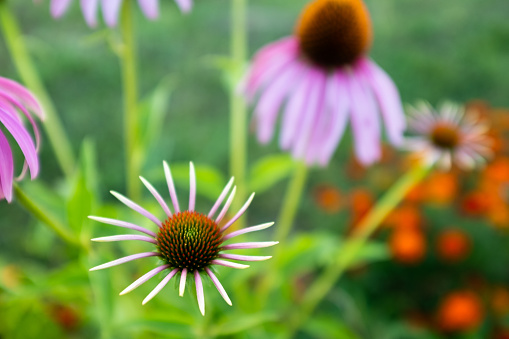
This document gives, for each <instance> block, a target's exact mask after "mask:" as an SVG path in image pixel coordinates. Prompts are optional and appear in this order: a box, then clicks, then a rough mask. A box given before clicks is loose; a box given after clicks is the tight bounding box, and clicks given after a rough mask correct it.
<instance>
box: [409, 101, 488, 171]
mask: <svg viewBox="0 0 509 339" xmlns="http://www.w3.org/2000/svg"><path fill="white" fill-rule="evenodd" d="M409 113H410V115H409V122H408V124H409V133H410V134H411V135H412V136H411V137H409V138H407V140H406V142H405V148H407V149H408V150H410V151H413V152H414V153H415V155H416V156H417V157H418V158H421V159H422V160H423V161H424V162H425V163H426V164H428V165H433V164H437V165H438V166H439V167H441V168H442V169H449V168H450V167H451V166H452V165H457V166H458V167H460V168H462V169H465V170H471V169H473V168H474V167H476V166H477V165H480V164H483V163H485V162H486V158H488V157H490V156H491V154H492V149H491V139H490V138H489V137H488V135H487V132H488V129H489V128H488V124H487V122H486V121H484V120H482V119H481V118H480V117H479V116H478V115H477V114H476V113H475V112H473V111H468V112H465V111H464V109H463V107H461V106H458V105H455V104H453V103H450V102H448V103H444V104H442V105H441V107H440V109H439V110H438V111H436V110H434V109H433V107H431V106H430V105H429V104H428V103H425V102H421V103H419V104H418V105H416V106H415V107H409Z"/></svg>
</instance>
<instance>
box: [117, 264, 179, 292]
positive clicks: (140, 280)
mask: <svg viewBox="0 0 509 339" xmlns="http://www.w3.org/2000/svg"><path fill="white" fill-rule="evenodd" d="M169 267H170V265H162V266H159V267H156V268H154V269H153V270H151V271H150V272H148V273H145V274H144V275H142V276H141V277H140V278H138V279H136V281H135V282H133V283H132V284H131V285H129V286H127V287H126V288H125V289H124V290H123V291H122V292H120V295H124V294H127V293H129V292H131V291H132V290H134V289H135V288H137V287H139V286H141V285H142V284H144V283H146V282H147V281H149V280H150V279H151V278H152V277H154V276H155V275H157V274H158V273H160V272H162V271H164V270H165V269H167V268H169Z"/></svg>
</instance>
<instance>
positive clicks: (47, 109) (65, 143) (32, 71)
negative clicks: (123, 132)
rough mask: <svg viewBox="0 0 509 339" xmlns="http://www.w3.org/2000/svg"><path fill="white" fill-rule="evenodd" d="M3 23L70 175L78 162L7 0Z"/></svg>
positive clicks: (0, 9)
mask: <svg viewBox="0 0 509 339" xmlns="http://www.w3.org/2000/svg"><path fill="white" fill-rule="evenodd" d="M0 25H1V27H2V31H3V33H4V36H5V40H6V44H7V48H8V50H9V53H10V54H11V58H12V61H13V62H14V65H15V66H16V69H17V70H18V73H19V75H20V77H21V79H22V81H23V82H24V83H25V85H26V86H27V87H28V88H29V89H30V90H31V91H32V92H33V93H34V94H35V95H36V96H37V98H38V99H39V101H40V103H41V105H42V107H43V109H44V113H45V115H46V118H45V121H44V124H43V126H44V129H45V130H46V134H47V136H48V138H49V141H50V143H51V146H52V148H53V151H54V152H55V156H56V158H57V161H58V164H59V165H60V168H61V169H62V172H63V173H64V174H65V175H66V177H67V178H71V176H72V174H73V171H74V164H75V158H74V154H73V151H72V146H71V142H70V141H69V137H68V136H67V134H66V132H65V130H64V128H63V125H62V123H61V121H60V119H59V117H58V114H57V112H56V109H55V106H54V105H53V102H52V101H51V99H50V97H49V95H48V92H47V91H46V89H45V87H44V85H43V83H42V81H41V79H40V78H39V74H38V73H37V69H36V68H35V66H34V63H33V61H32V59H31V57H30V54H29V53H28V50H27V47H26V45H25V40H24V39H23V35H22V34H21V31H20V28H19V25H18V23H17V21H16V17H15V16H14V15H13V13H12V12H11V11H10V9H9V5H8V4H7V1H0Z"/></svg>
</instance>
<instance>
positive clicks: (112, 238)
mask: <svg viewBox="0 0 509 339" xmlns="http://www.w3.org/2000/svg"><path fill="white" fill-rule="evenodd" d="M125 240H139V241H145V242H150V243H152V244H154V245H157V241H156V240H155V239H154V238H150V237H146V236H144V235H135V234H121V235H111V236H108V237H101V238H93V239H92V241H96V242H113V241H125Z"/></svg>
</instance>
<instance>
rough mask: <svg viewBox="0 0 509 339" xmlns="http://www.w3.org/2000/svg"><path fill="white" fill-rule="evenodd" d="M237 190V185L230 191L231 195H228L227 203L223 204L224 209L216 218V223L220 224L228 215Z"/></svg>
mask: <svg viewBox="0 0 509 339" xmlns="http://www.w3.org/2000/svg"><path fill="white" fill-rule="evenodd" d="M236 192H237V186H235V187H233V189H232V192H231V193H230V196H229V197H228V200H226V203H225V204H224V206H223V209H222V210H221V212H219V215H218V216H217V218H216V224H219V223H220V222H221V220H223V218H224V216H225V215H226V212H228V208H230V205H231V204H232V201H233V198H234V197H235V193H236Z"/></svg>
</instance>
